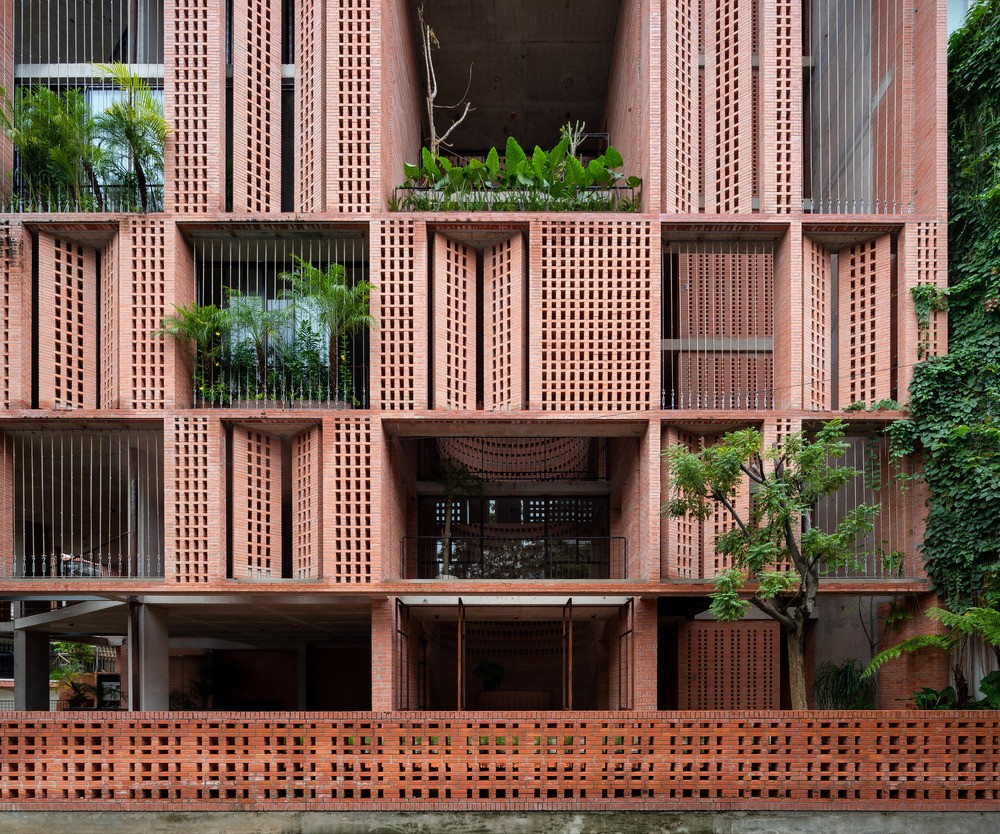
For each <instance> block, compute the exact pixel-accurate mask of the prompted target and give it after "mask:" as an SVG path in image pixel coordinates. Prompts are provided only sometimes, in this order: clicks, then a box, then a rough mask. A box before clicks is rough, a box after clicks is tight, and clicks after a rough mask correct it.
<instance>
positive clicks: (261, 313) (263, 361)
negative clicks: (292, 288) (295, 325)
mask: <svg viewBox="0 0 1000 834" xmlns="http://www.w3.org/2000/svg"><path fill="white" fill-rule="evenodd" d="M226 298H227V299H228V301H229V323H230V325H231V326H232V330H233V335H234V337H235V338H236V339H237V340H242V339H249V341H250V343H251V345H252V346H253V350H254V358H255V359H256V382H257V386H256V392H255V393H257V394H260V395H263V394H266V393H267V390H266V389H267V364H268V363H267V356H268V352H269V350H271V349H273V348H276V347H278V345H279V344H280V342H281V338H282V336H283V335H284V331H285V327H286V325H287V323H288V319H289V313H290V309H289V308H288V307H274V306H270V307H269V306H268V303H267V299H265V298H264V297H263V296H260V295H254V294H249V295H245V294H244V293H242V292H240V290H236V289H232V288H231V287H227V288H226Z"/></svg>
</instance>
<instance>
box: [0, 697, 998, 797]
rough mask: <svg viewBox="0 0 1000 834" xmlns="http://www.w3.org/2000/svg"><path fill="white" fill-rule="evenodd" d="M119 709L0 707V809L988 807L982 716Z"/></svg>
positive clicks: (991, 778)
mask: <svg viewBox="0 0 1000 834" xmlns="http://www.w3.org/2000/svg"><path fill="white" fill-rule="evenodd" d="M126 715H127V717H123V716H122V714H120V713H105V714H100V713H99V714H97V715H96V716H93V717H91V716H87V715H84V716H81V717H74V718H72V719H70V718H63V717H59V716H55V717H54V716H52V715H49V714H45V713H28V714H22V715H19V716H18V717H17V718H16V719H12V720H7V721H5V722H4V724H3V729H2V732H3V737H2V743H3V746H4V750H5V751H6V754H5V755H4V757H3V759H2V760H0V808H2V809H3V810H46V809H48V810H69V809H73V808H75V809H79V808H80V807H81V805H83V806H86V805H87V804H90V803H93V804H94V805H95V807H96V806H98V805H99V806H100V808H101V809H102V810H109V809H112V808H114V809H119V808H120V809H122V810H142V811H161V810H162V811H170V810H176V807H177V806H176V803H177V801H178V800H181V801H183V802H184V803H185V807H187V808H190V809H197V810H205V811H209V810H217V811H231V810H241V811H265V810H266V811H273V810H283V811H307V810H309V811H317V810H320V811H322V810H352V809H353V810H367V811H375V810H403V811H412V810H432V809H439V810H445V809H447V810H476V809H480V810H484V811H494V810H496V809H497V807H498V803H500V804H501V805H502V808H503V809H504V810H518V811H524V810H539V809H545V810H574V811H578V810H581V809H587V810H604V811H622V810H637V811H652V810H658V811H662V810H712V811H719V810H748V811H750V810H758V811H768V810H770V811H775V810H781V811H794V810H838V811H843V810H846V809H850V810H869V811H880V810H897V811H898V810H913V811H917V810H937V811H940V810H955V811H963V810H964V811H967V810H969V807H970V801H974V802H975V808H976V810H977V811H997V810H1000V776H998V774H997V769H996V767H995V756H996V749H997V747H998V746H1000V722H998V720H997V719H996V717H995V716H993V715H992V714H990V713H976V712H934V713H918V714H914V713H912V712H903V711H878V712H877V711H864V712H859V713H850V712H843V711H820V712H809V713H780V712H767V711H754V712H739V711H719V712H712V713H707V714H701V715H692V714H690V713H683V712H628V713H619V712H579V713H577V712H565V713H560V714H558V715H555V716H550V717H546V718H538V717H535V716H534V715H532V714H529V713H516V712H515V713H507V714H504V715H503V716H497V715H494V714H491V713H485V714H483V715H481V716H477V717H476V718H475V719H474V720H470V719H468V718H464V717H461V716H458V715H456V714H455V713H436V712H435V713H423V714H421V715H420V716H419V717H416V716H413V715H412V714H410V715H406V716H405V717H404V716H390V715H388V714H383V713H375V714H373V715H372V716H371V717H370V718H369V717H366V718H359V717H357V714H356V713H325V714H323V713H320V714H317V713H303V714H294V713H293V714H290V715H281V716H278V715H274V714H268V713H263V714H260V715H257V716H253V717H248V716H247V715H246V714H245V713H224V712H212V713H189V714H187V715H185V716H184V717H178V716H172V715H170V714H168V713H130V714H126ZM942 750H948V751H949V754H948V755H946V756H944V755H941V753H940V751H942Z"/></svg>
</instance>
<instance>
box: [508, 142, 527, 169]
mask: <svg viewBox="0 0 1000 834" xmlns="http://www.w3.org/2000/svg"><path fill="white" fill-rule="evenodd" d="M527 158H528V157H527V155H526V154H525V153H524V150H523V148H521V146H520V145H519V144H517V140H516V139H515V138H514V137H513V136H508V137H507V150H506V165H507V171H508V173H509V172H510V171H514V172H515V173H516V172H517V169H518V168H520V167H521V164H522V163H523V162H524V161H525V160H526V159H527Z"/></svg>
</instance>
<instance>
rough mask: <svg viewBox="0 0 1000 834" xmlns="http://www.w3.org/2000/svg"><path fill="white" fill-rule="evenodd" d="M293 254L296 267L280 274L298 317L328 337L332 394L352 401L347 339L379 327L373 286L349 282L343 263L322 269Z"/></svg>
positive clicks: (343, 400) (328, 374)
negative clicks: (372, 307) (371, 303)
mask: <svg viewBox="0 0 1000 834" xmlns="http://www.w3.org/2000/svg"><path fill="white" fill-rule="evenodd" d="M292 257H293V260H294V262H295V269H294V270H292V271H291V272H282V273H281V276H280V277H281V278H282V280H284V281H286V282H287V284H288V287H289V289H288V292H287V296H288V297H289V298H290V299H291V300H292V308H293V309H294V310H295V311H296V317H297V318H301V319H305V320H309V319H311V320H313V321H315V322H316V323H317V324H318V326H319V329H320V330H321V333H322V335H323V336H325V337H326V348H327V357H328V359H327V361H328V369H327V384H328V386H329V388H328V390H329V395H330V396H331V397H332V398H333V399H334V400H335V401H340V402H348V403H351V402H352V400H353V391H352V390H348V386H347V383H348V382H349V381H350V378H349V373H350V368H349V365H348V360H347V356H348V354H347V350H346V347H347V343H346V342H347V338H348V337H349V336H351V335H353V334H355V333H359V332H362V331H364V330H369V329H373V328H375V327H376V326H377V322H376V321H375V317H374V316H373V315H372V314H371V311H370V309H369V301H370V298H371V291H372V289H373V288H372V285H371V284H370V283H369V282H368V281H363V280H362V281H356V282H354V283H353V284H351V283H349V282H348V280H347V270H346V269H345V268H344V266H343V265H342V264H338V263H332V264H330V265H328V266H327V267H326V269H320V268H319V267H317V266H315V265H313V264H311V263H309V262H308V261H305V260H303V259H302V258H300V257H298V256H297V255H293V256H292ZM300 314H301V315H300Z"/></svg>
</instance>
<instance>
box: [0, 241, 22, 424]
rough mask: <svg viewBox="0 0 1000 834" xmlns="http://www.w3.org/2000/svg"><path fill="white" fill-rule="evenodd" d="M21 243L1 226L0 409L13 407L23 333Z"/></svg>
mask: <svg viewBox="0 0 1000 834" xmlns="http://www.w3.org/2000/svg"><path fill="white" fill-rule="evenodd" d="M20 249H21V247H20V241H19V240H18V238H17V236H16V235H15V232H14V230H13V229H12V228H11V227H10V225H8V224H6V223H4V224H0V322H2V327H0V408H5V409H6V408H10V407H11V405H12V402H11V401H12V400H13V399H14V389H15V387H19V386H17V383H16V380H15V379H14V375H16V374H18V372H19V371H18V367H17V365H16V364H15V363H14V357H15V356H19V354H20V352H21V349H20V341H21V340H20V334H21V330H20V328H19V327H18V326H17V322H18V320H19V319H20V318H21V316H20V307H21V305H20V303H19V300H20V295H21V269H20V265H21V251H20Z"/></svg>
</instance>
